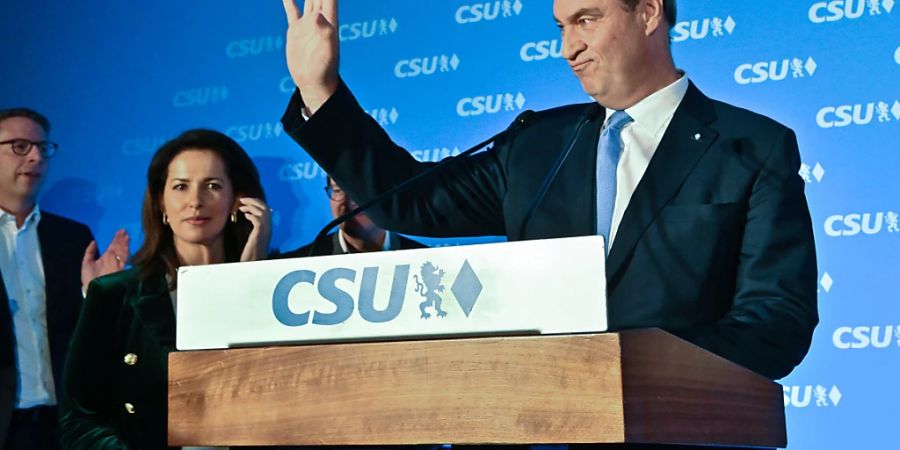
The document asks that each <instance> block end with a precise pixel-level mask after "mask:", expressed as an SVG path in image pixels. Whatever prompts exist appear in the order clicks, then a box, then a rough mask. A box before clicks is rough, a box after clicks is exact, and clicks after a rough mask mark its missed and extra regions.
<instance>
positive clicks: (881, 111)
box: [816, 100, 900, 128]
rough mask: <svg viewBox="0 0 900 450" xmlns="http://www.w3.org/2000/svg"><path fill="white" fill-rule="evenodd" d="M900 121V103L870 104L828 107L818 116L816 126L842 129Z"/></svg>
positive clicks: (879, 102)
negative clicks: (851, 126) (873, 123)
mask: <svg viewBox="0 0 900 450" xmlns="http://www.w3.org/2000/svg"><path fill="white" fill-rule="evenodd" d="M896 121H900V101H896V100H895V101H894V103H893V105H891V104H890V103H889V102H882V101H878V102H869V103H859V104H856V105H840V106H826V107H824V108H822V109H820V110H819V112H818V113H817V114H816V124H817V125H819V127H821V128H842V127H847V126H850V125H868V124H870V123H872V122H876V123H890V122H896Z"/></svg>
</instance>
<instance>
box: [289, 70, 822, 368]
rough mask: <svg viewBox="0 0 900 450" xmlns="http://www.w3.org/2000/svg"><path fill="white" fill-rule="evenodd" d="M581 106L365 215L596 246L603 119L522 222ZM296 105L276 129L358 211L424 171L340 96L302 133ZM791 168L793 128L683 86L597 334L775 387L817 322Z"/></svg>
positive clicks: (622, 241) (805, 224) (398, 226)
mask: <svg viewBox="0 0 900 450" xmlns="http://www.w3.org/2000/svg"><path fill="white" fill-rule="evenodd" d="M587 106H588V105H570V106H565V107H561V108H556V109H551V110H547V111H542V112H539V113H537V116H536V117H535V119H534V120H533V121H532V124H531V125H530V126H528V127H526V128H524V129H522V130H520V131H517V132H515V133H513V134H512V135H510V136H507V137H506V138H505V139H503V140H501V141H500V142H498V143H497V144H496V145H495V146H494V148H493V149H491V150H488V151H485V152H482V153H479V154H476V155H475V156H474V157H470V158H468V159H465V160H461V161H458V164H455V165H454V166H452V167H451V168H449V169H448V170H445V171H443V172H441V174H440V175H438V176H435V177H433V178H432V179H431V180H430V181H429V182H427V183H426V184H425V185H422V186H419V187H416V188H414V189H412V190H410V191H408V192H406V193H404V194H401V195H398V196H395V197H393V198H392V199H391V200H389V201H387V202H384V203H383V204H382V205H381V206H380V207H379V208H375V209H374V210H372V211H370V212H369V213H368V214H369V216H370V217H372V219H373V220H374V221H375V222H376V223H378V224H379V225H380V226H382V227H385V228H388V229H391V230H395V231H398V232H401V233H408V234H413V235H420V236H471V235H486V234H487V235H506V236H508V237H509V239H510V240H520V239H543V238H557V237H567V236H581V235H591V234H594V233H595V221H596V205H595V197H596V193H595V186H594V185H595V182H594V177H595V166H596V162H595V161H596V151H597V141H598V139H599V133H600V128H601V126H602V123H603V117H597V118H595V119H594V120H593V121H592V122H591V123H590V124H589V125H588V126H587V127H585V129H584V130H583V131H582V133H581V134H580V136H579V137H578V139H577V141H576V144H575V147H574V149H573V151H572V154H571V155H570V157H569V159H568V160H567V161H566V163H565V164H564V165H563V167H562V169H561V170H560V172H559V176H558V177H557V178H556V180H555V182H554V184H553V185H552V186H551V187H550V189H549V191H548V192H547V195H546V197H545V198H544V200H543V202H542V203H541V205H540V207H539V208H538V209H537V210H536V211H535V213H534V215H533V216H532V218H531V220H530V221H529V222H528V223H527V224H524V225H523V223H522V222H523V219H524V217H525V215H526V214H527V209H528V208H529V206H530V205H531V203H532V200H533V198H534V197H535V196H536V194H537V192H538V190H539V186H540V184H541V182H542V181H543V179H544V177H545V175H546V173H547V172H548V170H549V168H550V167H551V166H552V165H553V162H554V161H555V160H556V159H557V156H558V155H559V153H560V152H561V151H562V149H563V148H564V147H565V145H566V144H567V143H568V141H569V140H570V139H571V137H572V135H573V133H574V128H575V125H576V122H578V120H579V118H580V117H581V116H582V113H583V111H584V110H585V108H586V107H587ZM301 107H302V98H301V97H300V95H299V92H298V93H295V95H294V98H292V100H291V104H290V105H289V106H288V110H287V112H286V113H285V116H284V118H283V119H282V121H283V123H284V127H285V130H286V131H287V132H288V133H289V134H290V135H291V136H292V137H293V138H294V139H295V140H296V141H297V142H298V143H299V144H300V145H301V146H303V147H304V148H305V149H306V150H307V152H309V154H310V155H312V157H313V158H314V159H315V160H316V161H317V162H318V163H319V164H320V165H321V166H322V167H323V168H324V169H325V171H326V172H328V173H329V174H330V175H331V176H332V177H333V178H334V179H335V181H336V182H337V183H339V184H340V185H341V187H343V188H344V189H346V190H347V192H349V194H350V195H351V196H352V197H353V198H355V199H358V200H359V201H361V202H364V201H366V200H368V199H370V198H372V197H373V196H375V195H377V194H378V193H380V192H383V191H385V190H387V189H389V188H390V187H392V186H395V185H396V184H398V183H399V182H400V181H402V180H405V179H407V178H409V177H410V176H412V175H414V174H417V173H419V172H420V171H422V170H425V169H427V168H428V167H430V165H431V164H427V163H419V162H417V161H416V160H415V159H413V158H412V157H411V156H410V155H409V154H408V153H407V152H405V151H403V150H402V149H401V148H399V147H398V146H397V145H396V144H394V143H393V142H392V141H391V140H390V138H389V137H388V136H387V134H386V133H385V132H384V131H383V130H382V129H381V128H380V127H379V126H378V124H377V123H376V122H375V121H374V120H372V118H371V117H369V116H368V115H367V114H366V113H365V111H364V110H363V109H362V108H360V106H359V105H358V103H357V102H356V100H355V99H354V97H353V96H352V94H351V93H350V91H349V89H347V87H346V86H345V85H343V84H342V85H341V86H340V88H339V89H338V91H337V92H336V93H335V94H334V96H332V98H331V99H329V100H328V102H327V103H326V104H325V105H323V106H322V108H321V109H320V110H318V111H317V112H316V114H315V115H314V116H313V117H312V118H310V120H309V121H308V122H305V121H304V120H303V118H302V116H301V114H300V108H301ZM799 166H800V157H799V152H798V150H797V142H796V137H795V136H794V133H793V132H792V131H791V130H790V129H788V128H786V127H784V126H783V125H780V124H778V123H776V122H775V121H773V120H771V119H769V118H766V117H763V116H760V115H758V114H755V113H752V112H750V111H747V110H743V109H739V108H736V107H733V106H730V105H727V104H725V103H722V102H718V101H714V100H711V99H709V98H707V97H706V96H705V95H703V94H702V93H701V92H700V91H699V90H698V89H697V88H696V87H695V86H694V85H693V84H691V86H690V88H689V89H688V92H687V94H686V96H685V98H684V100H683V101H682V103H681V105H680V106H679V107H678V109H677V111H676V112H675V115H674V117H673V119H672V122H671V123H670V125H669V127H668V129H667V130H666V132H665V135H664V137H663V139H662V142H661V143H660V145H659V147H658V149H657V151H656V153H655V154H654V156H653V159H652V160H651V162H650V165H649V167H648V168H647V171H646V173H645V174H644V177H643V178H642V179H641V182H640V183H639V185H638V186H637V189H636V190H635V192H634V194H633V196H632V198H631V202H630V203H629V206H628V208H627V209H626V211H625V213H624V216H623V218H622V222H621V224H620V225H619V228H618V234H617V235H616V240H615V242H614V243H613V246H612V248H611V249H610V253H609V258H608V260H607V269H606V270H607V273H606V275H607V279H608V305H607V307H608V314H609V317H608V319H609V325H610V329H611V330H621V329H628V328H643V327H660V328H663V329H665V330H668V331H670V332H672V333H674V334H676V335H679V336H681V337H683V338H685V339H687V340H688V341H690V342H693V343H695V344H697V345H699V346H701V347H703V348H706V349H708V350H710V351H712V352H714V353H717V354H719V355H721V356H723V357H725V358H727V359H729V360H731V361H733V362H736V363H738V364H741V365H743V366H745V367H748V368H750V369H752V370H754V371H756V372H758V373H761V374H764V375H766V376H768V377H771V378H780V377H783V376H785V375H787V374H788V373H789V372H790V371H791V370H792V369H793V367H794V366H795V365H797V364H798V363H799V362H800V361H801V360H802V359H803V357H804V356H805V354H806V352H807V350H808V348H809V344H810V340H811V337H812V332H813V328H814V327H815V325H816V324H817V322H818V314H817V311H816V277H817V271H816V258H815V247H814V243H813V231H812V224H811V221H810V216H809V210H808V207H807V203H806V198H805V196H804V193H803V188H804V183H803V182H802V180H801V178H800V177H799V176H798V175H797V172H798V170H799ZM550 301H552V299H548V302H550Z"/></svg>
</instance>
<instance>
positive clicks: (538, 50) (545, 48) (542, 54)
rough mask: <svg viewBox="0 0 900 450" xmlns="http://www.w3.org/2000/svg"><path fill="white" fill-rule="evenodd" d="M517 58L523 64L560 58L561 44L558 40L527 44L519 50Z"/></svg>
mask: <svg viewBox="0 0 900 450" xmlns="http://www.w3.org/2000/svg"><path fill="white" fill-rule="evenodd" d="M519 58H521V59H522V61H525V62H532V61H543V60H545V59H547V58H562V43H561V42H560V40H559V39H553V40H549V41H538V42H527V43H525V45H523V46H522V48H521V49H519Z"/></svg>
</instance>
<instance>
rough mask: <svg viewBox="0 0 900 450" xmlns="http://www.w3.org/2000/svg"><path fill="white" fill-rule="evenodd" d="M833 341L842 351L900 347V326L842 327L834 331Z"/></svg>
mask: <svg viewBox="0 0 900 450" xmlns="http://www.w3.org/2000/svg"><path fill="white" fill-rule="evenodd" d="M831 341H832V342H833V343H834V346H835V347H837V348H839V349H841V350H848V349H859V348H869V347H874V348H888V347H894V346H895V345H896V346H897V347H900V325H897V326H893V325H888V326H885V327H882V326H874V327H840V328H838V329H836V330H834V334H833V335H831Z"/></svg>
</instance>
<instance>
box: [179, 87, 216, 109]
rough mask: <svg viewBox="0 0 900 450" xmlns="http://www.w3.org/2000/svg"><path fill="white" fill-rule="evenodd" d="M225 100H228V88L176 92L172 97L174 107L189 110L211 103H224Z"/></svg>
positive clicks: (206, 88)
mask: <svg viewBox="0 0 900 450" xmlns="http://www.w3.org/2000/svg"><path fill="white" fill-rule="evenodd" d="M225 100H228V86H209V87H205V88H199V89H187V90H184V91H178V92H176V93H175V95H174V96H173V97H172V106H174V107H176V108H188V107H191V106H203V105H208V104H210V103H222V102H224V101H225Z"/></svg>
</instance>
